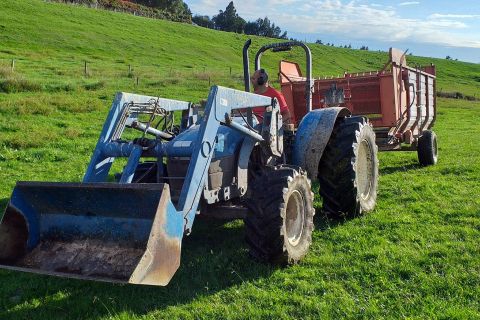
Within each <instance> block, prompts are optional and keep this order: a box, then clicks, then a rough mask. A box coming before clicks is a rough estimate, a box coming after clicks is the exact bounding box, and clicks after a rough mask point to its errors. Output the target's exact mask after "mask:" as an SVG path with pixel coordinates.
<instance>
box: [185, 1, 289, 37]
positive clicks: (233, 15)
mask: <svg viewBox="0 0 480 320" xmlns="http://www.w3.org/2000/svg"><path fill="white" fill-rule="evenodd" d="M192 21H193V22H194V23H195V24H197V25H199V26H201V27H204V28H210V29H215V30H221V31H228V32H236V33H245V34H249V35H257V36H262V37H269V38H278V39H288V37H287V31H283V32H282V29H280V27H279V26H276V25H275V23H273V22H271V21H270V19H268V17H265V18H263V19H262V18H258V19H257V20H255V21H248V22H247V21H246V20H245V19H243V18H242V17H240V16H239V15H238V13H237V10H236V9H235V6H234V4H233V1H230V3H229V4H228V5H227V7H226V8H225V11H223V10H220V11H219V12H218V14H217V15H214V16H213V17H212V18H211V19H210V17H209V16H202V15H195V16H193V18H192Z"/></svg>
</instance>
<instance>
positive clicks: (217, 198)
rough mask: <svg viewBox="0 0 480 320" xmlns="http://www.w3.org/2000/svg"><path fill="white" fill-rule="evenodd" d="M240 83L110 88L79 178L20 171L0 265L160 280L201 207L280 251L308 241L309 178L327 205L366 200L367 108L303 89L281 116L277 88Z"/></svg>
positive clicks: (372, 157) (0, 243)
mask: <svg viewBox="0 0 480 320" xmlns="http://www.w3.org/2000/svg"><path fill="white" fill-rule="evenodd" d="M292 44H295V45H297V44H298V43H292ZM247 89H249V88H247ZM247 91H248V90H247ZM247 91H239V90H234V89H229V88H224V87H220V86H213V87H212V88H211V89H210V92H209V95H208V99H207V102H206V103H205V105H204V106H198V105H195V104H192V103H189V102H184V101H177V100H170V99H164V98H158V97H149V96H143V95H136V94H129V93H118V94H117V95H116V97H115V100H114V102H113V104H112V107H111V109H110V112H109V114H108V116H107V119H106V121H105V124H104V126H103V130H102V131H101V134H100V138H99V139H98V142H97V144H96V147H95V150H94V151H93V154H92V157H91V160H90V164H89V165H88V168H87V170H86V173H85V175H84V178H83V181H82V182H81V183H65V182H17V184H16V186H15V188H14V190H13V193H12V195H11V198H10V201H9V203H8V205H7V208H6V210H5V213H4V215H3V218H2V220H1V224H0V267H1V268H4V269H9V270H16V271H26V272H33V273H40V274H47V275H56V276H63V277H71V278H80V279H90V280H99V281H109V282H120V283H132V284H144V285H167V284H168V283H169V281H170V280H171V278H172V277H173V275H174V274H175V272H176V270H177V269H178V267H179V265H180V256H181V246H182V238H183V236H184V235H188V234H189V233H190V232H191V231H192V226H193V222H194V219H195V217H196V215H200V216H207V217H208V216H210V217H220V218H225V219H237V218H238V219H243V220H244V225H245V238H246V242H247V244H248V246H249V249H250V250H249V252H250V255H251V256H252V257H253V258H254V259H256V260H258V261H261V262H266V263H278V264H284V265H285V264H292V263H296V262H298V261H300V260H301V259H302V258H303V257H304V256H305V255H306V254H307V251H308V249H309V246H310V243H311V241H312V230H313V228H314V224H313V216H314V213H315V210H314V207H313V200H314V192H319V193H320V195H321V197H322V198H323V210H324V211H325V212H327V213H330V214H346V215H355V214H359V213H362V212H367V211H370V210H372V209H373V208H374V206H375V203H376V195H377V183H378V182H377V181H378V160H377V147H376V144H375V134H374V131H373V129H372V126H371V125H370V123H369V122H368V120H367V119H366V118H365V117H362V116H352V115H351V114H350V111H349V110H348V109H346V108H342V107H333V106H332V107H331V108H325V109H318V110H312V108H311V100H310V99H309V98H308V97H307V103H306V110H307V112H306V113H305V114H304V116H303V118H302V119H301V121H299V123H298V125H296V126H294V128H292V127H288V128H284V126H283V124H282V117H281V114H280V110H279V105H278V102H277V100H276V99H272V98H269V97H265V96H261V95H256V94H253V93H250V92H247ZM254 107H264V110H265V111H264V114H263V119H262V120H263V121H261V122H260V121H259V120H258V119H257V118H256V117H255V116H254V115H253V113H252V108H254ZM180 114H181V120H180V125H175V123H176V122H175V121H174V116H175V115H177V116H179V115H180ZM115 159H117V160H120V163H122V162H121V160H122V159H123V163H124V166H123V170H121V172H120V173H118V174H114V173H113V172H112V173H111V171H112V170H111V169H112V165H113V164H114V160H115ZM118 164H119V162H117V163H116V164H115V166H116V165H118ZM115 166H114V167H113V168H115ZM120 168H122V165H120ZM312 180H313V181H318V182H319V186H320V187H319V190H318V189H317V190H314V192H312V185H311V181H312ZM207 221H208V220H207Z"/></svg>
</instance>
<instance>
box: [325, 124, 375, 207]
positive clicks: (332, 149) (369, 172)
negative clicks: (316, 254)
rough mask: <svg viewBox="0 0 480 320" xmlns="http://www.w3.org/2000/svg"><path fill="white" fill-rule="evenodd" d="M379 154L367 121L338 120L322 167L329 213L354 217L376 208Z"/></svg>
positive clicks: (326, 205) (371, 129)
mask: <svg viewBox="0 0 480 320" xmlns="http://www.w3.org/2000/svg"><path fill="white" fill-rule="evenodd" d="M377 153H378V148H377V145H376V143H375V132H374V131H373V128H372V126H371V125H370V123H369V122H368V120H367V119H366V118H365V117H360V116H355V117H347V118H340V119H338V120H337V123H336V124H335V127H334V129H333V132H332V135H331V137H330V141H329V142H328V144H327V146H326V148H325V151H324V153H323V155H322V159H321V160H320V164H319V176H318V180H319V183H320V195H321V196H322V199H323V211H324V212H325V213H327V214H332V215H346V216H351V215H357V214H361V213H363V212H368V211H371V210H373V209H374V208H375V204H376V200H377V186H378V158H377Z"/></svg>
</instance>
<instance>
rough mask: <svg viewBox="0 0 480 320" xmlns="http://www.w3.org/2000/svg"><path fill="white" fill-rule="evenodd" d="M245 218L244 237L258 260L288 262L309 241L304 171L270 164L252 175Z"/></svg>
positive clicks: (308, 194)
mask: <svg viewBox="0 0 480 320" xmlns="http://www.w3.org/2000/svg"><path fill="white" fill-rule="evenodd" d="M251 193H252V196H251V197H250V200H249V201H248V204H247V205H248V207H249V209H250V210H249V213H248V214H247V217H246V218H245V240H246V242H247V244H248V245H249V247H250V255H251V256H252V257H253V258H254V259H256V260H259V261H262V262H269V263H277V264H292V263H296V262H298V261H300V260H301V259H302V258H303V257H304V256H305V255H306V254H307V251H308V248H309V247H310V244H311V242H312V230H313V215H314V213H315V211H314V209H313V193H312V190H311V184H310V180H309V179H308V178H307V174H306V172H303V171H302V170H299V169H294V168H292V167H274V168H271V169H267V170H265V172H264V173H263V174H262V175H261V176H260V177H258V178H257V179H255V182H253V183H252V190H251Z"/></svg>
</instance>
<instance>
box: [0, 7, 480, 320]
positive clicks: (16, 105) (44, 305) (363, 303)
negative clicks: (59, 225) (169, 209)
mask: <svg viewBox="0 0 480 320" xmlns="http://www.w3.org/2000/svg"><path fill="white" fill-rule="evenodd" d="M246 39H247V37H246V36H244V35H238V34H233V33H225V32H219V31H213V30H209V29H204V28H200V27H195V26H191V25H187V24H181V23H174V22H168V21H162V20H153V19H147V18H141V17H135V16H132V15H127V14H120V13H114V12H109V11H100V10H95V9H87V8H83V7H77V6H70V5H62V4H56V3H48V2H44V1H41V0H31V1H25V0H8V1H2V4H1V8H0V179H1V181H2V184H1V185H0V205H1V206H2V207H4V206H5V205H6V203H7V201H8V198H9V196H10V193H11V190H12V188H13V186H14V184H15V181H17V180H43V181H80V180H81V178H82V176H83V173H84V170H85V168H86V165H87V163H88V161H89V158H90V155H91V152H92V150H93V148H94V145H95V143H96V140H97V138H98V134H99V132H100V129H101V127H102V125H103V121H104V119H105V117H106V114H107V112H108V109H109V106H110V103H111V100H112V98H113V96H114V93H115V92H116V91H128V92H137V93H144V94H151V95H159V96H163V97H167V98H175V99H182V100H191V101H199V100H200V99H204V98H206V96H207V94H208V89H209V83H210V84H212V85H213V84H219V85H224V86H230V87H235V88H240V89H241V88H242V87H243V79H242V65H241V63H242V59H241V50H242V46H243V43H244V42H245V40H246ZM271 41H272V40H271V39H265V38H254V46H253V49H252V52H254V51H255V49H256V48H258V47H260V46H261V45H263V44H266V43H269V42H271ZM310 47H311V49H312V54H313V60H314V70H313V71H314V75H315V76H320V75H338V74H342V73H343V72H344V71H349V72H355V71H365V70H375V69H380V68H381V67H382V66H383V64H384V62H385V61H386V58H387V54H386V53H385V52H366V51H359V50H348V49H340V48H332V47H327V46H320V45H314V44H312V45H310ZM385 49H388V48H385ZM269 56H270V55H266V56H265V59H264V61H265V63H266V67H267V69H268V70H270V73H271V74H275V73H276V68H277V63H278V57H279V56H278V55H276V56H275V57H274V58H272V59H268V57H269ZM283 57H284V58H287V59H289V60H294V61H300V62H302V63H303V55H302V51H301V50H293V51H292V52H289V53H285V54H284V56H283ZM12 60H15V68H14V71H13V72H12V70H11V62H12ZM408 61H410V64H411V65H414V64H420V65H422V64H428V63H434V64H436V65H437V70H438V86H437V87H438V88H439V89H441V90H442V91H447V92H454V91H458V92H461V93H462V94H465V95H471V96H476V97H479V89H480V64H471V63H464V62H457V61H447V60H441V59H432V58H424V57H410V56H409V57H408ZM85 62H87V74H84V66H85ZM129 65H130V71H129ZM230 70H231V71H230ZM137 81H138V85H137V84H136V83H137ZM438 105H439V113H438V120H437V125H436V127H435V130H436V131H437V133H438V136H439V143H440V162H439V164H438V165H437V166H435V167H430V168H422V167H419V166H418V165H417V160H416V155H415V154H414V153H405V152H399V153H382V154H381V155H380V161H381V181H380V184H381V186H380V191H379V199H378V206H377V209H376V210H375V211H374V212H373V213H372V214H371V215H368V216H365V217H361V218H357V219H351V220H345V221H343V220H331V219H327V218H325V217H321V212H320V210H317V216H318V217H317V220H316V227H317V231H315V233H314V243H313V245H312V248H311V252H310V253H309V255H308V256H307V259H306V261H305V262H304V263H302V264H300V265H297V266H294V267H292V268H287V269H276V268H272V267H269V266H265V265H261V264H256V263H254V262H252V261H251V260H250V259H249V258H248V257H247V254H246V246H245V245H244V243H243V228H242V223H241V222H234V223H230V224H227V225H225V226H218V225H215V227H210V226H209V225H208V224H207V223H205V222H202V221H200V222H198V223H196V224H195V227H194V232H193V234H192V235H191V236H190V237H188V238H186V239H185V242H184V243H185V245H184V251H183V254H182V266H181V267H180V270H179V272H178V274H177V275H176V276H175V278H174V279H173V281H172V282H171V284H170V285H169V286H168V287H166V288H145V287H133V286H118V285H111V284H102V283H91V282H81V281H76V280H65V279H57V278H50V277H44V276H35V275H29V274H20V273H14V272H7V271H0V282H1V283H2V285H1V286H0V319H54V318H59V319H80V318H90V319H92V318H93V319H110V318H115V319H140V318H147V319H157V318H166V319H175V318H185V319H194V318H195V319H196V318H207V319H210V318H216V319H224V318H237V319H240V318H263V319H264V318H269V319H270V318H271V319H283V318H285V319H287V318H311V319H318V318H332V319H339V318H368V319H370V318H400V317H402V318H419V319H424V318H448V319H455V318H457V319H465V318H479V317H480V305H479V301H478V296H480V249H479V248H480V247H479V246H478V239H479V237H480V217H479V210H480V209H479V208H480V185H479V183H478V181H480V165H479V163H480V146H479V144H478V143H477V142H476V141H477V140H478V136H479V135H480V124H479V123H478V120H477V119H479V117H480V103H479V102H468V101H464V100H451V99H438ZM320 201H321V200H319V199H317V203H316V207H317V208H319V207H320V205H319V202H320Z"/></svg>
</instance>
